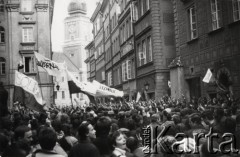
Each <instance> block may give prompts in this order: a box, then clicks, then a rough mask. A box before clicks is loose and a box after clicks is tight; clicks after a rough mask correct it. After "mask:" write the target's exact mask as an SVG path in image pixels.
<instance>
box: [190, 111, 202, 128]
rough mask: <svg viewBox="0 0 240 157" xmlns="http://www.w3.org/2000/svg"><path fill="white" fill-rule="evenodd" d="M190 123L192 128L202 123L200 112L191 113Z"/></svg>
mask: <svg viewBox="0 0 240 157" xmlns="http://www.w3.org/2000/svg"><path fill="white" fill-rule="evenodd" d="M189 124H190V126H191V127H192V128H193V127H195V126H198V125H201V117H200V116H199V115H198V114H193V115H191V116H190V119H189Z"/></svg>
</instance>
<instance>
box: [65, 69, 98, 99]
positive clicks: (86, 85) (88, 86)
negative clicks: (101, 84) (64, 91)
mask: <svg viewBox="0 0 240 157" xmlns="http://www.w3.org/2000/svg"><path fill="white" fill-rule="evenodd" d="M66 73H67V79H68V82H69V81H70V82H72V83H71V84H69V90H71V89H76V88H75V87H73V86H76V87H77V88H79V90H81V91H82V92H86V93H88V94H90V95H92V96H95V95H96V92H97V88H96V87H95V86H94V85H93V84H92V83H91V82H86V81H84V82H80V81H78V80H77V79H76V78H75V76H74V74H73V73H71V72H70V71H68V70H66ZM77 91H78V90H77Z"/></svg>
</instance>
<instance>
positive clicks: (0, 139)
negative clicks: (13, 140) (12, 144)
mask: <svg viewBox="0 0 240 157" xmlns="http://www.w3.org/2000/svg"><path fill="white" fill-rule="evenodd" d="M7 146H8V138H7V136H5V135H3V134H1V133H0V154H1V153H2V152H3V151H4V150H5V149H6V148H7Z"/></svg>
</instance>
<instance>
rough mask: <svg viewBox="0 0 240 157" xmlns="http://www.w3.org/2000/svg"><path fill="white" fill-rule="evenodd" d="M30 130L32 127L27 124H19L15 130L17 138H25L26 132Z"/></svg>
mask: <svg viewBox="0 0 240 157" xmlns="http://www.w3.org/2000/svg"><path fill="white" fill-rule="evenodd" d="M30 130H31V129H30V128H29V127H28V126H26V125H20V126H18V127H17V128H16V129H15V131H14V137H15V140H18V139H19V138H24V135H25V132H28V131H30Z"/></svg>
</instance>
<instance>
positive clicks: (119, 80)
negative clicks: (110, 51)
mask: <svg viewBox="0 0 240 157" xmlns="http://www.w3.org/2000/svg"><path fill="white" fill-rule="evenodd" d="M117 84H121V69H120V67H119V68H118V69H117Z"/></svg>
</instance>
